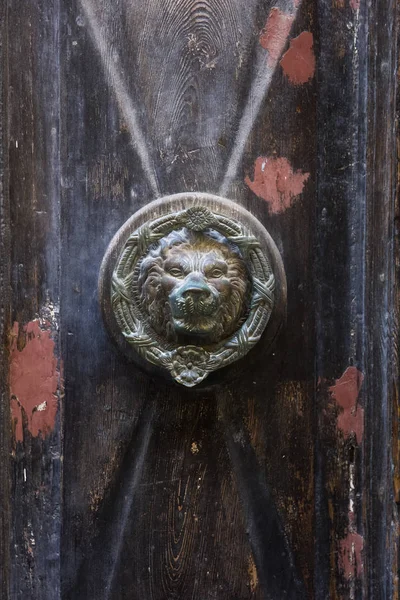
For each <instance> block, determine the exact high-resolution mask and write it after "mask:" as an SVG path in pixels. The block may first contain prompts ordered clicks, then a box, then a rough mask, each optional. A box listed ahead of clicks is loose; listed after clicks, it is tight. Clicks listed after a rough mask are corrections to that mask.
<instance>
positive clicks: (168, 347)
mask: <svg viewBox="0 0 400 600" xmlns="http://www.w3.org/2000/svg"><path fill="white" fill-rule="evenodd" d="M99 291H100V302H101V306H102V312H103V317H104V320H105V323H106V326H107V329H108V330H109V332H110V334H111V336H112V337H113V338H114V341H115V342H116V343H117V345H118V346H119V347H120V348H121V349H122V351H123V352H124V353H125V354H126V355H128V357H130V358H132V359H134V360H136V361H137V362H139V363H141V364H142V365H143V364H144V365H145V364H146V363H147V364H151V365H154V366H155V367H156V368H158V369H160V370H161V371H163V372H164V373H166V374H168V373H169V375H170V376H171V377H172V378H173V379H174V380H175V381H176V382H177V383H179V384H181V385H184V386H186V387H194V386H196V385H198V384H200V383H201V382H202V381H203V380H204V379H205V378H206V377H207V376H208V375H209V374H211V373H213V372H214V371H217V370H219V369H221V368H224V367H227V366H228V365H230V364H232V363H234V362H235V361H237V360H239V359H242V358H243V357H244V356H245V355H246V354H247V353H248V352H249V351H250V350H251V349H252V348H253V347H254V346H255V345H256V344H257V343H258V342H259V341H260V340H261V338H262V337H265V335H266V334H267V331H268V330H270V338H272V337H273V336H274V334H275V333H276V330H277V327H278V326H279V323H280V321H281V320H282V315H283V314H284V310H285V304H286V280H285V275H284V270H283V265H282V260H281V257H280V254H279V252H278V250H277V248H276V246H275V244H274V242H273V240H272V238H271V236H270V235H269V234H268V232H267V231H266V230H265V228H264V227H263V226H262V225H261V223H260V222H259V221H258V220H257V219H256V218H255V217H254V216H253V215H251V214H250V213H249V212H248V211H246V210H245V209H243V208H242V207H241V206H239V205H237V204H235V203H233V202H231V201H229V200H226V199H224V198H220V197H218V196H212V195H210V194H198V193H189V194H176V195H173V196H168V197H165V198H161V199H159V200H156V201H155V202H152V203H151V204H148V205H147V206H146V207H145V208H144V209H142V210H140V211H138V212H137V213H135V214H134V215H133V216H132V217H131V218H130V219H129V220H128V221H127V222H126V223H125V224H124V225H123V226H122V227H121V229H120V230H119V231H118V232H117V234H116V235H115V237H114V238H113V240H112V241H111V244H110V246H109V248H108V250H107V253H106V255H105V257H104V260H103V264H102V268H101V274H100V282H99Z"/></svg>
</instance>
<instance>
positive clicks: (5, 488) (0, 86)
mask: <svg viewBox="0 0 400 600" xmlns="http://www.w3.org/2000/svg"><path fill="white" fill-rule="evenodd" d="M8 185H9V179H8V21H7V5H6V3H3V4H2V5H1V7H0V290H1V293H0V461H1V465H2V467H1V469H0V597H1V598H4V600H8V599H9V597H10V595H9V589H10V586H9V582H10V561H11V557H10V543H9V541H10V520H11V519H10V509H11V506H10V504H11V494H10V487H11V486H10V462H9V449H10V444H11V440H10V403H9V378H8V332H9V330H10V310H11V286H10V279H11V261H10V245H11V240H10V203H9V195H8Z"/></svg>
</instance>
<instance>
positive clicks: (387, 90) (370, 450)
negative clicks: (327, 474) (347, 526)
mask: <svg viewBox="0 0 400 600" xmlns="http://www.w3.org/2000/svg"><path fill="white" fill-rule="evenodd" d="M380 15H385V17H384V20H385V21H384V22H385V26H384V27H383V26H382V24H380V22H379V17H380ZM398 32H399V30H398V5H396V3H394V2H391V1H390V0H389V1H385V2H382V3H379V6H378V5H374V6H373V9H372V11H371V18H370V21H369V40H370V41H369V52H368V62H369V87H368V96H369V106H368V144H367V147H368V152H367V227H366V258H367V260H366V273H365V284H366V308H365V320H366V324H367V328H368V334H367V352H366V359H367V360H366V382H367V389H366V410H367V411H368V413H367V419H366V429H365V436H366V438H365V439H366V444H365V453H366V461H365V466H364V473H363V475H364V478H365V479H364V481H366V482H368V485H366V486H365V490H364V498H365V515H366V519H365V533H366V539H365V548H366V550H365V574H366V575H365V595H366V596H367V597H370V598H374V599H375V598H376V599H377V600H381V599H382V600H383V599H384V598H396V597H397V595H398V593H399V589H398V585H399V584H398V562H399V554H398V533H399V515H398V507H396V505H395V503H394V500H395V497H394V485H393V484H394V481H393V460H394V458H395V457H393V454H392V451H393V445H392V436H393V435H394V428H393V418H394V419H395V420H396V419H397V418H398V417H397V415H395V414H393V406H394V404H395V388H396V385H397V384H398V377H399V371H398V353H397V351H396V350H397V344H398V335H399V331H398V320H397V317H398V310H399V306H398V304H397V302H396V300H397V298H396V296H395V293H394V292H395V283H396V274H395V271H394V268H395V256H394V249H395V246H394V221H395V216H396V215H397V214H398V213H397V210H398V198H397V201H396V119H395V115H396V76H397V73H398V53H397V44H398V39H399V37H398V35H399V34H398ZM397 276H398V274H397Z"/></svg>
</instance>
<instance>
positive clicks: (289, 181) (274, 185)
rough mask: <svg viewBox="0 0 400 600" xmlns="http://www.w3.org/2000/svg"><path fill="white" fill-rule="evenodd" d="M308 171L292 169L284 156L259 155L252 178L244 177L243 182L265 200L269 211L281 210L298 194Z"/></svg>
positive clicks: (289, 204)
mask: <svg viewBox="0 0 400 600" xmlns="http://www.w3.org/2000/svg"><path fill="white" fill-rule="evenodd" d="M309 176H310V174H309V173H303V171H293V169H292V167H291V165H290V163H289V161H288V160H287V159H286V158H270V157H267V156H264V157H263V156H260V157H259V158H257V160H256V162H255V165H254V179H253V181H251V179H250V177H248V176H247V177H246V178H245V183H246V184H247V185H248V186H249V188H250V189H251V190H252V191H253V192H254V193H255V194H256V195H257V196H259V197H260V198H263V199H264V200H266V201H267V202H268V204H269V206H270V209H271V212H272V213H274V214H276V213H280V212H283V211H284V210H286V209H287V208H289V206H291V204H292V201H293V199H294V198H296V197H297V196H299V195H300V194H301V193H302V191H303V188H304V184H305V182H306V181H307V179H308V178H309Z"/></svg>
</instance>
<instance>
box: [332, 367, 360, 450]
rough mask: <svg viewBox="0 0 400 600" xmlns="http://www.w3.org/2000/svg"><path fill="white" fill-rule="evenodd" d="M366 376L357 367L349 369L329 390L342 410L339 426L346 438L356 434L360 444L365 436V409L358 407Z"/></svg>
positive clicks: (338, 421) (338, 420)
mask: <svg viewBox="0 0 400 600" xmlns="http://www.w3.org/2000/svg"><path fill="white" fill-rule="evenodd" d="M363 379H364V375H363V374H362V373H361V371H359V370H358V369H357V368H356V367H348V368H347V369H346V371H345V372H344V373H343V375H342V376H341V377H340V379H337V380H336V383H335V385H333V386H331V387H330V388H329V391H330V393H331V395H332V398H333V399H334V400H335V401H336V404H337V405H338V406H339V407H340V408H341V409H342V410H341V412H340V413H339V415H338V419H337V424H338V427H339V429H341V430H342V431H343V434H344V435H345V437H349V436H350V435H351V434H352V433H354V434H355V436H356V440H357V443H358V444H360V443H361V441H362V438H363V434H364V409H363V408H362V407H361V406H359V405H358V402H357V400H358V395H359V392H360V389H361V386H362V382H363Z"/></svg>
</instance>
